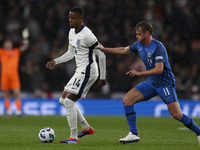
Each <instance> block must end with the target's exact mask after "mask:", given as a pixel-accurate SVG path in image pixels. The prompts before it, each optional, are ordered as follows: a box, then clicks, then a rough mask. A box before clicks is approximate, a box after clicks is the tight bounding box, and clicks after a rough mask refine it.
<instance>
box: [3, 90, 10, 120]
mask: <svg viewBox="0 0 200 150" xmlns="http://www.w3.org/2000/svg"><path fill="white" fill-rule="evenodd" d="M4 105H5V108H6V115H7V116H8V117H9V116H10V115H11V110H10V92H9V91H4Z"/></svg>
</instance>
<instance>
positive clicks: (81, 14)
mask: <svg viewBox="0 0 200 150" xmlns="http://www.w3.org/2000/svg"><path fill="white" fill-rule="evenodd" d="M70 12H74V13H77V14H79V15H80V16H81V17H83V16H84V10H83V8H82V7H80V6H74V7H73V8H72V9H71V10H70Z"/></svg>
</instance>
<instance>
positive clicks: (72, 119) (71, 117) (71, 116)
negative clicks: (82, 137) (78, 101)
mask: <svg viewBox="0 0 200 150" xmlns="http://www.w3.org/2000/svg"><path fill="white" fill-rule="evenodd" d="M74 104H75V102H74V101H72V100H70V99H68V98H65V100H64V105H65V108H66V111H67V121H68V124H69V127H70V129H71V135H70V138H74V139H78V137H77V112H76V108H75V105H74Z"/></svg>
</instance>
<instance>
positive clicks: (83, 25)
mask: <svg viewBox="0 0 200 150" xmlns="http://www.w3.org/2000/svg"><path fill="white" fill-rule="evenodd" d="M84 27H85V24H84V23H83V24H82V26H81V28H80V30H79V31H78V32H75V33H76V34H78V33H79V32H81V30H82V29H83V28H84Z"/></svg>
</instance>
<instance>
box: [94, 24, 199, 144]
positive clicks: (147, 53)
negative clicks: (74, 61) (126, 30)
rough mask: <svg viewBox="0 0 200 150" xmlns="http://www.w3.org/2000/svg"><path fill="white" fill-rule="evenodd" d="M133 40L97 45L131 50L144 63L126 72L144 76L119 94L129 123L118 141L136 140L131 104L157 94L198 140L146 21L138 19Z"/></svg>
mask: <svg viewBox="0 0 200 150" xmlns="http://www.w3.org/2000/svg"><path fill="white" fill-rule="evenodd" d="M135 29H136V38H137V41H136V42H134V43H133V44H132V45H130V46H127V47H116V48H106V47H103V46H98V47H96V48H99V49H100V50H102V51H104V52H109V53H113V54H129V53H131V52H136V53H139V55H140V57H141V59H142V61H143V63H144V64H145V66H146V71H141V72H139V71H136V70H131V71H129V72H127V73H126V74H127V75H130V76H131V77H133V76H148V77H147V79H146V81H144V82H142V83H140V84H138V85H136V86H135V87H134V88H132V89H131V90H130V91H129V92H128V93H127V94H126V95H125V96H124V98H123V105H124V110H125V114H126V118H127V122H128V124H129V126H130V133H129V134H128V135H127V136H126V137H125V138H121V139H119V142H121V143H131V142H138V141H140V138H139V135H138V132H137V126H136V112H135V110H134V104H136V103H138V102H141V101H146V100H149V99H150V98H152V97H154V96H156V95H159V96H160V97H161V99H162V100H163V102H164V103H165V104H167V107H168V110H169V112H170V114H171V115H172V117H173V118H174V119H177V120H179V121H180V122H182V123H183V124H184V125H185V126H186V127H187V128H189V129H190V130H192V131H193V132H194V133H196V135H197V139H198V141H199V143H200V128H199V126H198V125H197V124H196V123H195V122H194V121H193V120H192V119H191V118H190V117H188V116H186V115H185V114H183V113H182V111H181V109H180V106H179V102H178V98H177V94H176V90H175V78H174V75H173V73H172V70H171V66H170V64H169V60H168V55H167V51H166V49H165V46H164V45H163V44H162V43H161V42H160V41H157V40H155V39H153V38H152V33H153V27H152V25H151V23H150V22H148V21H141V22H139V23H138V24H137V25H136V28H135Z"/></svg>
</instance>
